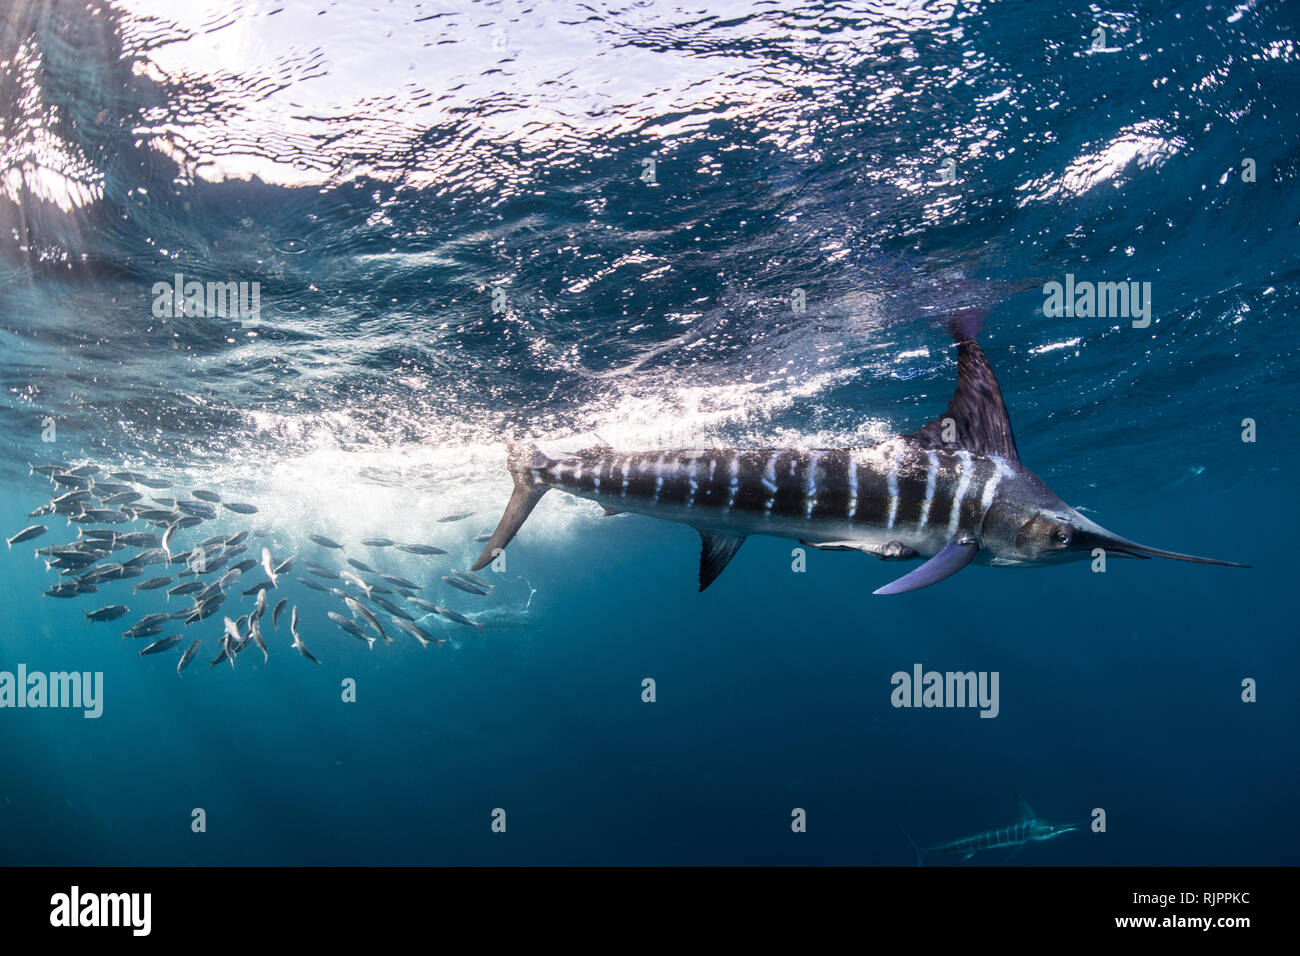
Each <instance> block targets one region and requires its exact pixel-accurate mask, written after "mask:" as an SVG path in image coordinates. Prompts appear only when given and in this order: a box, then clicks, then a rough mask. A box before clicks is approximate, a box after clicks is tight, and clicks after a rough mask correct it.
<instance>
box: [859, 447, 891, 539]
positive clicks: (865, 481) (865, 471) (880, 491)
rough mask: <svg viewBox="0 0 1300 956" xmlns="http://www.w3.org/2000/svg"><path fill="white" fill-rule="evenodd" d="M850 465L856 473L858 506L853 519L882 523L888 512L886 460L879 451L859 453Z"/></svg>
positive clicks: (875, 523)
mask: <svg viewBox="0 0 1300 956" xmlns="http://www.w3.org/2000/svg"><path fill="white" fill-rule="evenodd" d="M852 467H853V469H854V471H855V472H856V473H857V482H858V507H857V513H856V514H855V515H854V516H853V520H854V521H857V522H859V523H862V524H870V525H883V524H884V523H885V517H886V515H887V514H888V512H889V487H888V482H887V481H886V479H885V469H886V467H887V463H886V460H885V459H884V458H882V457H881V455H880V454H879V453H872V454H866V455H863V454H859V455H858V456H857V457H856V459H855V461H854V462H853V466H852Z"/></svg>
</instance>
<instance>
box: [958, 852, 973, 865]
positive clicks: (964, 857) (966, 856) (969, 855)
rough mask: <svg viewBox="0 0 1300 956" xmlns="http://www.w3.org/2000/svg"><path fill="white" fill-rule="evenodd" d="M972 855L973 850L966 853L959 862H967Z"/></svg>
mask: <svg viewBox="0 0 1300 956" xmlns="http://www.w3.org/2000/svg"><path fill="white" fill-rule="evenodd" d="M974 855H975V851H974V850H971V851H970V852H969V853H967V854H966V855H965V856H963V857H962V858H961V862H963V863H965V862H966V861H967V860H969V859H970V858H971V857H973V856H974Z"/></svg>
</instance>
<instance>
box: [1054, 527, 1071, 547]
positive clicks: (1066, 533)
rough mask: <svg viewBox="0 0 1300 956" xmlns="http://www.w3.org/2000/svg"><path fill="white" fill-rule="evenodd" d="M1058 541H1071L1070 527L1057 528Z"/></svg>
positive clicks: (1061, 542) (1067, 542) (1060, 542)
mask: <svg viewBox="0 0 1300 956" xmlns="http://www.w3.org/2000/svg"><path fill="white" fill-rule="evenodd" d="M1056 543H1057V544H1069V543H1070V529H1069V528H1058V529H1057V531H1056Z"/></svg>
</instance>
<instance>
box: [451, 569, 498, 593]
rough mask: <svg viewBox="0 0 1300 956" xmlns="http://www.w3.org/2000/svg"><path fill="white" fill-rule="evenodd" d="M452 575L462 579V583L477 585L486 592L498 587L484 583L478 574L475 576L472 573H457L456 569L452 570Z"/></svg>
mask: <svg viewBox="0 0 1300 956" xmlns="http://www.w3.org/2000/svg"><path fill="white" fill-rule="evenodd" d="M451 573H452V576H453V577H457V578H460V579H461V580H462V581H468V582H469V583H470V584H477V585H478V586H479V587H481V588H482V589H483V590H485V591H491V590H492V589H493V588H494V587H496V585H495V584H488V583H487V582H486V581H484V580H483V579H482V578H481V577H479V576H478V575H477V574H474V573H473V572H472V571H457V570H456V569H455V568H452V569H451Z"/></svg>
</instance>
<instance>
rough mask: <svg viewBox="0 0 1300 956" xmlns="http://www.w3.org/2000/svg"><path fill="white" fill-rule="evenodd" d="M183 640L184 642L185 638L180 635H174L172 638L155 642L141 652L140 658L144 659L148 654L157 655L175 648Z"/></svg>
mask: <svg viewBox="0 0 1300 956" xmlns="http://www.w3.org/2000/svg"><path fill="white" fill-rule="evenodd" d="M182 640H184V638H183V637H182V636H181V635H179V634H173V635H172V636H171V637H164V638H162V639H160V640H157V641H154V642H153V643H152V644H150V645H149V646H148V647H145V648H142V649H141V650H140V656H141V657H144V656H145V655H146V654H157V653H159V652H161V651H165V650H168V649H169V648H173V647H175V646H176V645H177V644H179V643H180V642H181V641H182Z"/></svg>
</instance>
